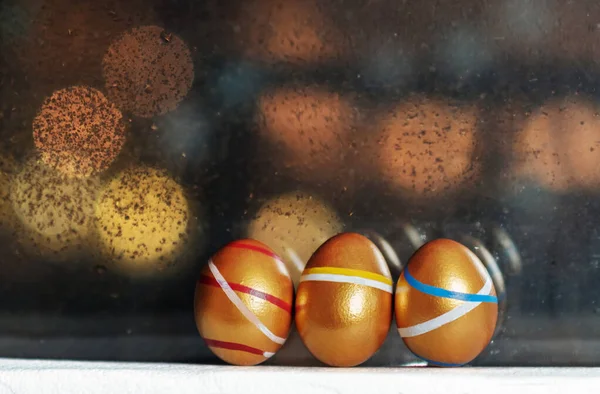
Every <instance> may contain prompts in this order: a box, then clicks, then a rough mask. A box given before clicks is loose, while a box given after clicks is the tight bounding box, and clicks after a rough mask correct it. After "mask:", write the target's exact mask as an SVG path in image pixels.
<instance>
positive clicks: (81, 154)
mask: <svg viewBox="0 0 600 394" xmlns="http://www.w3.org/2000/svg"><path fill="white" fill-rule="evenodd" d="M33 139H34V142H35V146H36V147H37V148H38V150H39V151H40V152H41V157H42V160H43V161H44V162H45V163H46V164H47V165H49V166H50V167H52V168H56V169H57V170H59V171H61V172H63V173H64V174H66V175H69V176H75V177H82V176H83V177H85V176H89V175H92V174H93V173H97V172H100V171H103V170H105V169H107V168H108V166H110V165H111V164H112V162H113V161H114V160H115V159H116V157H117V156H118V155H119V153H120V152H121V148H122V147H123V144H124V143H125V122H124V121H123V115H122V114H121V112H120V111H119V110H118V109H117V108H116V107H115V106H114V105H113V104H112V103H110V102H109V101H108V100H107V99H106V97H104V95H103V94H102V93H101V92H99V91H98V90H96V89H93V88H89V87H84V86H74V87H70V88H67V89H61V90H58V91H56V92H54V93H53V94H52V96H50V97H48V98H47V99H46V100H45V101H44V104H43V105H42V108H41V109H40V111H39V112H38V114H37V116H36V117H35V119H34V120H33Z"/></svg>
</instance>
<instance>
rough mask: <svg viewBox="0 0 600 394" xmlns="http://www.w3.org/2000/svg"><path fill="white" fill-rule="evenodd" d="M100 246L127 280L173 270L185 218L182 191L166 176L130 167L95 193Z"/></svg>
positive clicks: (184, 237)
mask: <svg viewBox="0 0 600 394" xmlns="http://www.w3.org/2000/svg"><path fill="white" fill-rule="evenodd" d="M95 216H96V218H97V223H96V228H97V232H98V239H99V242H100V243H101V245H100V247H101V248H102V251H103V252H104V254H105V255H106V256H107V257H108V258H109V259H110V260H111V262H112V266H114V268H116V269H117V270H118V271H121V272H123V273H126V274H128V275H136V276H137V275H142V276H146V275H154V274H159V273H162V274H165V273H168V272H175V271H178V268H182V267H181V266H180V265H181V261H180V260H179V257H180V256H181V255H182V254H183V252H185V251H186V246H187V244H188V240H189V236H190V223H191V215H190V210H189V206H188V202H187V199H186V196H185V193H184V190H183V188H182V187H181V186H180V185H179V184H177V182H175V181H174V180H173V179H172V178H170V177H169V176H168V175H167V174H166V172H164V171H161V170H158V169H155V168H151V167H134V168H130V169H127V170H125V171H123V172H121V173H120V174H118V175H117V176H116V177H115V178H114V179H113V180H111V181H110V182H109V183H108V184H107V185H106V186H105V187H104V188H103V189H102V191H101V192H100V194H99V196H98V199H97V201H96V206H95Z"/></svg>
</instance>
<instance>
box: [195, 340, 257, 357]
mask: <svg viewBox="0 0 600 394" xmlns="http://www.w3.org/2000/svg"><path fill="white" fill-rule="evenodd" d="M204 342H206V344H207V345H208V346H209V347H214V348H220V349H227V350H237V351H240V352H246V353H252V354H256V355H259V356H264V355H265V352H263V351H262V350H260V349H257V348H255V347H252V346H248V345H243V344H241V343H235V342H225V341H218V340H216V339H207V338H204Z"/></svg>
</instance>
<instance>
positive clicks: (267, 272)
mask: <svg viewBox="0 0 600 394" xmlns="http://www.w3.org/2000/svg"><path fill="white" fill-rule="evenodd" d="M293 300H294V286H293V284H292V280H291V278H290V276H289V273H288V272H287V269H286V268H285V265H284V264H283V262H282V261H281V259H280V258H279V257H278V256H277V255H276V254H275V252H273V251H272V250H271V249H269V247H268V246H267V245H265V244H263V243H261V242H258V241H255V240H251V239H242V240H237V241H234V242H231V243H229V244H227V245H225V246H224V247H223V248H222V249H220V250H219V251H218V252H217V253H216V254H215V255H214V256H213V257H212V258H211V259H210V260H209V262H208V265H206V266H205V267H204V269H203V270H202V273H201V275H200V278H199V280H198V283H197V285H196V294H195V297H194V316H195V319H196V326H197V328H198V332H199V333H200V336H202V338H203V339H204V341H205V342H206V344H207V345H208V347H209V348H210V349H211V350H212V351H213V353H215V354H216V355H217V357H219V358H220V359H222V360H223V361H226V362H228V363H230V364H235V365H256V364H259V363H262V362H264V361H265V360H267V359H268V358H270V357H272V356H273V355H274V354H275V352H277V351H278V350H279V349H280V348H281V346H282V345H283V344H284V343H285V340H286V339H287V336H288V334H289V331H290V326H291V323H292V302H293Z"/></svg>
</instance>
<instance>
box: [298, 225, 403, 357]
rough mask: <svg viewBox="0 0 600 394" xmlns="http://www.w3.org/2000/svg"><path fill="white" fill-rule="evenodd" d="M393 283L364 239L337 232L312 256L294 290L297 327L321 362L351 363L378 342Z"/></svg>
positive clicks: (388, 311)
mask: <svg viewBox="0 0 600 394" xmlns="http://www.w3.org/2000/svg"><path fill="white" fill-rule="evenodd" d="M392 292H393V282H392V279H391V275H390V270H389V268H388V266H387V263H386V260H385V258H384V256H383V255H382V254H381V252H380V251H379V249H378V248H377V246H376V245H375V244H374V243H373V242H371V241H370V240H369V239H368V238H366V237H364V236H362V235H360V234H356V233H342V234H338V235H336V236H334V237H332V238H330V239H329V240H328V241H327V242H325V243H324V244H323V245H321V246H320V247H319V249H317V251H316V252H315V253H314V254H313V255H312V256H311V258H310V259H309V261H308V264H307V265H306V268H305V269H304V271H303V273H302V276H301V277H300V284H299V286H298V292H297V295H296V326H297V328H298V332H299V334H300V337H301V339H302V341H303V342H304V344H305V345H306V347H307V348H308V350H309V351H310V352H311V353H312V354H313V355H314V356H315V357H316V358H317V359H319V360H320V361H321V362H323V363H325V364H327V365H330V366H337V367H351V366H355V365H358V364H361V363H363V362H365V361H367V360H368V359H369V358H370V357H371V356H372V355H373V354H374V353H375V352H376V351H377V350H378V349H379V348H380V347H381V345H382V344H383V342H384V340H385V338H386V336H387V333H388V332H389V328H390V325H391V320H392V310H393V309H392Z"/></svg>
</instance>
